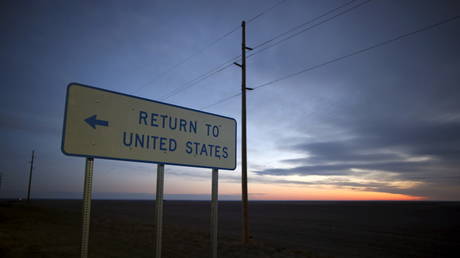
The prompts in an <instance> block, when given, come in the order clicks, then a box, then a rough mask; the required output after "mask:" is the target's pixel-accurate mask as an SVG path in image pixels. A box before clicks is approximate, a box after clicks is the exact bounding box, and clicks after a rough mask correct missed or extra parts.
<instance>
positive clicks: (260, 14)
mask: <svg viewBox="0 0 460 258" xmlns="http://www.w3.org/2000/svg"><path fill="white" fill-rule="evenodd" d="M284 2H286V0H281V1H278V2H277V3H275V4H274V5H272V6H271V7H268V8H267V9H265V10H263V11H261V12H260V13H259V14H257V15H255V16H254V17H252V18H250V19H248V21H247V22H246V23H251V22H253V21H254V20H256V19H258V18H259V17H261V16H262V15H264V14H265V13H267V12H269V11H271V10H273V9H275V8H276V7H278V6H279V5H280V4H282V3H284ZM238 27H239V26H238Z"/></svg>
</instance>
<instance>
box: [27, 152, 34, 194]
mask: <svg viewBox="0 0 460 258" xmlns="http://www.w3.org/2000/svg"><path fill="white" fill-rule="evenodd" d="M34 156H35V151H34V150H33V151H32V158H31V160H30V171H29V187H28V188H27V201H28V202H29V201H30V187H31V185H32V171H33V169H34Z"/></svg>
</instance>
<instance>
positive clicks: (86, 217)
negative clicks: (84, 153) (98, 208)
mask: <svg viewBox="0 0 460 258" xmlns="http://www.w3.org/2000/svg"><path fill="white" fill-rule="evenodd" d="M93 165H94V159H93V158H86V167H85V186H84V189H83V228H82V237H81V252H80V254H81V256H80V257H81V258H86V257H88V239H89V222H90V215H91V193H92V188H93V187H92V185H93Z"/></svg>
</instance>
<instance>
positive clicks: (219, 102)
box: [200, 92, 241, 109]
mask: <svg viewBox="0 0 460 258" xmlns="http://www.w3.org/2000/svg"><path fill="white" fill-rule="evenodd" d="M240 95H241V92H239V93H237V94H234V95H231V96H228V97H225V98H223V99H220V100H219V101H217V102H214V103H212V104H210V105H207V106H204V107H202V108H200V109H207V108H210V107H212V106H215V105H217V104H221V103H224V102H226V101H228V100H230V99H232V98H235V97H238V96H240Z"/></svg>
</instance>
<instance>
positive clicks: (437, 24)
mask: <svg viewBox="0 0 460 258" xmlns="http://www.w3.org/2000/svg"><path fill="white" fill-rule="evenodd" d="M459 18H460V15H457V16H454V17H451V18H448V19H445V20H442V21H439V22H437V23H434V24H431V25H428V26H425V27H423V28H420V29H417V30H414V31H412V32H408V33H405V34H402V35H399V36H397V37H394V38H391V39H388V40H385V41H382V42H380V43H377V44H374V45H372V46H369V47H366V48H363V49H360V50H357V51H354V52H352V53H349V54H347V55H343V56H340V57H337V58H334V59H331V60H329V61H326V62H323V63H320V64H316V65H313V66H309V67H307V68H305V69H302V70H300V71H298V72H295V73H291V74H288V75H285V76H282V77H280V78H277V79H275V80H272V81H269V82H266V83H262V84H260V85H257V86H255V87H253V89H259V88H262V87H266V86H269V85H271V84H274V83H276V82H279V81H282V80H286V79H288V78H291V77H294V76H297V75H300V74H302V73H305V72H308V71H312V70H315V69H318V68H321V67H323V66H326V65H329V64H332V63H335V62H338V61H341V60H343V59H346V58H349V57H352V56H355V55H359V54H361V53H364V52H367V51H370V50H372V49H375V48H378V47H382V46H385V45H387V44H390V43H393V42H395V41H398V40H401V39H404V38H406V37H410V36H413V35H415V34H417V33H421V32H425V31H428V30H431V29H434V28H436V27H438V26H441V25H444V24H446V23H449V22H452V21H455V20H457V19H459ZM240 94H241V93H239V94H235V95H231V96H228V97H226V98H223V99H221V100H219V101H217V102H214V103H212V104H210V105H208V106H205V107H203V108H201V109H207V108H210V107H212V106H215V105H218V104H220V103H223V102H225V101H228V100H230V99H232V98H234V97H237V96H238V95H240Z"/></svg>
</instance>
